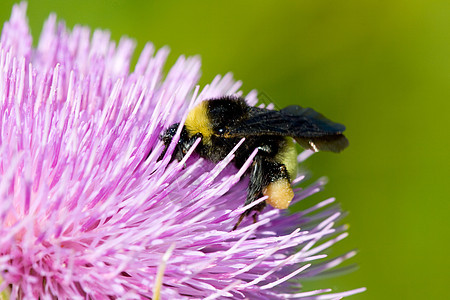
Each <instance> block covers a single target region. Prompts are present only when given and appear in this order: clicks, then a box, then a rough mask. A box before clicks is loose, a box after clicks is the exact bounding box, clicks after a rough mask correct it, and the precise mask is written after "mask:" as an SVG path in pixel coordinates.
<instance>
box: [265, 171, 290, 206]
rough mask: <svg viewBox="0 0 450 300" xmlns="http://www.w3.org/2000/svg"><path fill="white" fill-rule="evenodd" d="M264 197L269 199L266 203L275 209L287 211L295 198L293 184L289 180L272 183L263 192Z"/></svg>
mask: <svg viewBox="0 0 450 300" xmlns="http://www.w3.org/2000/svg"><path fill="white" fill-rule="evenodd" d="M263 194H264V196H268V197H269V198H268V199H267V200H266V203H267V204H269V205H271V206H272V207H274V208H278V209H286V208H288V207H289V204H290V203H291V201H292V199H293V198H294V191H293V190H292V187H291V183H290V182H289V180H288V179H287V178H281V179H278V180H277V181H274V182H271V183H270V184H269V185H268V186H267V187H266V188H265V189H264V191H263Z"/></svg>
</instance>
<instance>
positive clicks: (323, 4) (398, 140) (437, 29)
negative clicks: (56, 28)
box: [0, 0, 450, 299]
mask: <svg viewBox="0 0 450 300" xmlns="http://www.w3.org/2000/svg"><path fill="white" fill-rule="evenodd" d="M14 2H16V1H10V0H7V1H5V0H3V1H1V3H0V8H1V11H0V15H1V18H0V19H1V20H2V21H4V20H7V19H8V18H9V15H10V10H11V7H12V4H13V3H14ZM50 12H56V13H57V14H58V17H59V18H60V19H64V20H66V22H67V24H68V26H70V27H72V26H73V25H74V24H80V23H81V24H86V25H89V26H90V27H92V28H97V27H100V28H107V29H110V30H111V32H112V37H113V38H114V39H116V40H118V39H119V38H120V37H121V36H122V35H128V36H130V37H132V38H134V39H135V40H136V41H137V43H138V48H137V53H139V52H140V51H141V50H142V48H143V46H144V44H145V42H146V41H152V42H153V43H154V44H155V45H156V47H158V48H160V47H162V46H164V45H169V46H170V47H171V49H172V52H171V56H170V59H169V63H170V64H171V63H173V62H174V61H175V59H176V58H177V57H178V56H179V55H181V54H186V55H194V54H200V55H201V57H202V61H203V67H202V71H203V76H202V79H201V84H205V83H208V82H210V81H211V80H212V78H213V77H214V76H215V75H216V74H225V73H227V72H229V71H231V72H233V73H234V75H235V78H236V79H240V80H242V81H243V83H244V85H243V90H244V91H246V92H248V91H250V90H251V89H257V90H258V91H260V92H262V93H264V95H265V97H268V98H270V99H272V101H273V102H274V103H275V104H276V105H277V106H279V107H282V106H284V105H286V104H290V103H298V104H301V105H303V106H310V107H314V108H315V109H316V110H318V111H320V112H322V113H324V114H325V115H326V116H328V117H330V118H331V119H333V120H336V121H340V122H342V123H344V124H345V125H346V126H347V136H348V138H349V140H350V143H351V146H350V147H349V148H348V150H346V151H344V152H343V153H342V154H340V155H333V154H327V153H319V154H317V155H315V156H314V157H312V158H311V159H310V160H309V161H308V162H307V167H308V168H309V169H311V171H312V174H313V178H318V177H319V176H321V175H327V176H328V177H329V179H330V182H329V184H328V185H327V188H326V190H325V191H324V192H323V193H322V194H321V195H320V198H321V199H323V198H324V197H328V196H336V197H337V198H338V201H339V202H341V203H342V206H343V208H344V209H345V210H347V211H349V213H350V214H349V216H348V217H347V218H346V222H347V223H349V224H351V228H350V236H349V238H347V239H346V240H344V241H343V242H341V243H340V244H339V245H337V246H336V247H335V248H334V249H333V251H332V253H331V254H332V255H337V254H338V253H342V252H344V251H348V250H351V249H353V248H357V249H359V254H358V255H357V256H356V258H353V259H352V262H353V263H357V264H358V265H359V270H357V271H356V272H353V273H350V274H346V275H343V276H340V277H335V278H325V279H323V280H321V281H319V282H307V283H306V286H307V287H308V288H318V287H331V288H333V289H335V290H338V291H343V290H347V289H353V288H358V287H361V286H366V287H367V288H368V291H367V292H366V293H364V294H361V295H357V296H353V297H352V298H351V299H450V298H449V292H448V280H449V279H450V271H449V270H450V263H449V262H450V259H449V258H448V255H447V251H448V248H449V244H450V243H449V238H450V234H449V225H450V223H449V220H448V219H449V216H448V214H449V212H450V210H449V208H450V206H449V195H450V191H449V190H450V188H449V187H450V183H449V180H448V179H449V175H448V172H449V167H450V159H449V158H448V157H449V153H448V151H449V148H450V147H449V146H450V134H449V129H448V128H449V125H450V122H449V121H448V119H449V114H450V101H449V100H450V97H449V96H450V85H449V80H450V59H449V57H450V56H449V54H450V34H449V33H450V1H448V0H447V1H444V0H442V1H433V0H423V1H420V0H419V1H414V0H409V1H407V0H379V1H375V0H368V1H361V0H348V1H344V0H341V1H323V0H304V1H302V0H297V1H234V0H233V1H230V0H228V1H218V2H216V1H164V2H163V1H160V2H154V1H100V0H95V1H94V0H89V1H80V0H78V1H67V0H66V1H56V0H54V1H49V0H46V1H42V0H41V1H34V0H32V1H30V2H29V4H28V17H29V22H30V25H31V28H32V34H33V37H34V39H35V41H34V43H35V44H36V39H37V37H38V36H39V33H40V31H41V28H42V24H43V21H44V20H45V19H46V18H47V16H48V14H49V13H50ZM136 56H137V54H136V55H135V59H136Z"/></svg>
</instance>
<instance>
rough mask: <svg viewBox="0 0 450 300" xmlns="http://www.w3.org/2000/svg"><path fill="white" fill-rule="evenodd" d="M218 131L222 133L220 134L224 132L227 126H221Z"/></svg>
mask: <svg viewBox="0 0 450 300" xmlns="http://www.w3.org/2000/svg"><path fill="white" fill-rule="evenodd" d="M217 132H218V133H220V134H222V133H224V132H225V128H219V129H217Z"/></svg>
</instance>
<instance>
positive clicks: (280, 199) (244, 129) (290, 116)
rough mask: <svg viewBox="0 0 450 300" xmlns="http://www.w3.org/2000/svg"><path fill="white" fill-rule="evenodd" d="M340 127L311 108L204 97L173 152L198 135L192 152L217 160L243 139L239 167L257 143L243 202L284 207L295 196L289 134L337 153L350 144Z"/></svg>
mask: <svg viewBox="0 0 450 300" xmlns="http://www.w3.org/2000/svg"><path fill="white" fill-rule="evenodd" d="M178 126H179V124H178V123H176V124H173V125H172V126H171V127H169V128H168V129H167V130H166V131H165V132H164V133H163V135H162V136H161V139H162V140H163V142H164V143H165V145H166V149H167V147H168V145H169V144H170V142H171V140H172V138H173V137H174V136H175V133H176V131H177V128H178ZM344 129H345V127H344V126H343V125H341V124H338V123H333V122H331V121H329V120H328V119H326V118H325V117H323V116H322V115H320V114H318V113H317V112H315V111H314V110H312V109H309V108H307V109H304V108H301V107H299V106H289V107H287V108H285V109H282V110H280V111H276V110H267V109H263V108H257V107H251V106H248V105H247V104H246V102H245V100H243V99H242V98H237V97H231V96H225V97H222V98H218V99H211V100H205V101H203V102H201V103H200V104H199V105H197V106H196V107H195V108H194V109H192V110H191V111H190V112H189V114H188V116H187V119H186V122H185V125H184V126H183V128H182V131H181V135H180V139H179V141H178V144H177V146H176V148H175V151H174V153H173V155H172V157H173V158H174V159H177V160H181V159H182V158H183V156H184V155H185V154H186V153H187V151H188V150H189V148H190V147H191V146H192V145H193V144H194V142H195V141H196V140H197V138H199V137H200V138H201V142H200V144H199V145H198V146H197V148H196V149H195V152H196V153H198V154H199V155H200V156H201V157H204V158H206V159H208V160H210V161H212V162H214V163H217V162H219V161H221V160H222V159H224V158H225V157H226V156H227V155H228V154H229V153H230V151H231V150H232V149H233V148H234V147H235V146H236V144H237V143H239V141H240V140H241V139H242V138H245V141H244V143H243V144H242V145H241V146H240V147H239V149H238V150H237V151H236V153H235V157H234V160H233V162H234V164H235V165H236V167H237V168H240V167H242V165H243V164H244V163H245V161H246V160H247V159H248V158H249V156H250V155H251V153H252V152H253V151H254V149H256V148H258V153H257V155H256V157H255V158H254V160H253V162H252V165H251V167H250V168H249V171H248V173H249V175H250V182H249V188H248V194H247V200H246V202H245V204H249V203H252V202H253V201H255V200H257V199H258V198H260V197H262V196H264V195H265V196H268V199H267V200H266V202H267V203H268V204H270V205H272V206H274V207H275V208H287V207H288V205H289V203H290V202H291V200H292V198H293V196H294V194H293V191H292V188H291V186H290V181H291V179H293V177H295V176H296V167H297V161H296V156H297V153H296V151H295V145H294V143H293V140H292V139H295V140H296V141H297V142H298V143H299V144H300V146H302V147H303V148H307V149H312V150H314V151H319V150H325V151H333V152H339V151H341V150H342V149H344V148H345V147H346V146H347V145H348V141H347V139H346V138H345V136H344V135H343V134H342V131H344ZM265 204H266V203H265V202H262V203H260V204H258V205H256V206H254V207H252V208H251V209H249V210H247V211H246V212H245V213H244V214H243V215H242V216H241V217H240V219H239V221H238V223H237V224H236V226H235V228H236V227H237V226H238V225H239V223H240V222H241V221H242V219H243V217H245V216H246V215H249V214H250V213H251V212H252V211H256V212H258V211H261V210H262V209H263V208H264V206H265ZM255 216H256V215H254V218H255Z"/></svg>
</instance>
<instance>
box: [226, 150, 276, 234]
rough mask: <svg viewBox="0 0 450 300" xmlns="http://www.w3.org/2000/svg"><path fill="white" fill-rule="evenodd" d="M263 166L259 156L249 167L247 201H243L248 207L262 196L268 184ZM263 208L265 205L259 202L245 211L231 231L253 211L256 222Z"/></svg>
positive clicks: (264, 160)
mask: <svg viewBox="0 0 450 300" xmlns="http://www.w3.org/2000/svg"><path fill="white" fill-rule="evenodd" d="M265 165H266V159H265V158H264V157H262V156H261V155H256V156H255V158H254V159H253V163H252V165H251V167H250V182H249V184H248V192H247V199H246V200H245V204H244V205H248V204H250V203H252V202H254V201H256V200H258V199H259V198H261V197H262V196H263V189H264V187H265V186H267V185H268V184H269V182H268V181H267V176H266V174H265V172H264V166H265ZM265 206H266V203H265V202H261V203H259V204H257V205H255V206H253V207H252V208H249V209H247V210H246V211H245V212H243V213H242V214H241V215H240V216H239V219H238V221H237V223H236V225H234V227H233V230H235V229H236V228H237V227H238V226H239V224H240V223H241V222H242V220H244V218H245V217H246V216H248V215H250V214H251V213H252V212H253V211H255V214H254V215H253V221H254V222H256V221H257V215H258V212H260V211H262V210H263V209H264V207H265Z"/></svg>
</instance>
